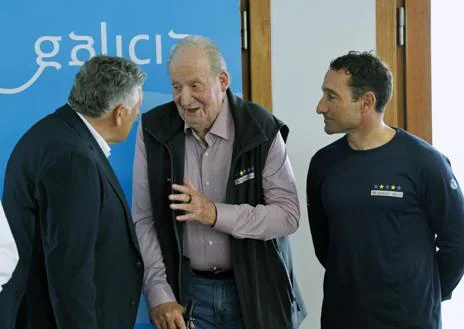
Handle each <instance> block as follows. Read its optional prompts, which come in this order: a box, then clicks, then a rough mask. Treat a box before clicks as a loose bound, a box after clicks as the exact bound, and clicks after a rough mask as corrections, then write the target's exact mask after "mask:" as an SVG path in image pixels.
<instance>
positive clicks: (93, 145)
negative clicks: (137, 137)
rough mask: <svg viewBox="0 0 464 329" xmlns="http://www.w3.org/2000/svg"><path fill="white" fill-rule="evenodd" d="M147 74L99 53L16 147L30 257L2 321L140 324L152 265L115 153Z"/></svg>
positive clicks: (15, 180) (24, 249) (13, 197)
mask: <svg viewBox="0 0 464 329" xmlns="http://www.w3.org/2000/svg"><path fill="white" fill-rule="evenodd" d="M144 80H145V74H144V73H143V72H142V71H141V70H140V68H139V67H137V65H135V64H134V63H133V62H131V61H129V60H127V59H124V58H118V57H109V56H97V57H94V58H92V59H91V60H89V61H88V62H86V63H85V64H84V65H83V66H82V68H81V70H80V72H79V73H78V74H77V75H76V79H75V82H74V85H73V88H72V90H71V93H70V95H69V99H68V102H69V104H67V105H64V106H63V107H61V108H60V109H58V110H57V111H56V112H55V113H53V114H50V115H48V116H47V117H45V118H44V119H42V120H40V121H39V122H38V123H36V124H35V125H34V126H33V127H32V128H31V129H30V130H29V131H28V132H26V134H25V135H24V136H23V137H22V138H21V139H20V141H19V142H18V144H17V145H16V147H15V148H14V150H13V153H12V154H11V157H10V159H9V161H8V166H7V169H6V175H5V185H4V191H3V205H4V209H5V213H6V215H7V218H8V221H9V224H10V226H11V230H12V233H13V236H14V238H15V240H16V243H17V246H18V250H19V256H20V261H19V263H18V266H17V269H16V271H15V273H14V274H13V277H12V279H11V281H10V282H9V283H8V284H7V285H6V286H5V287H4V291H3V292H2V294H1V295H0V328H2V329H12V328H17V329H23V328H27V329H54V328H59V329H132V328H133V326H134V322H135V318H136V312H137V306H138V301H139V296H140V292H141V285H142V280H143V263H142V258H141V255H140V250H139V246H138V243H137V238H136V236H135V234H134V229H133V224H132V219H131V217H130V213H129V210H128V207H127V203H126V199H125V197H124V195H123V192H122V190H121V187H120V185H119V183H118V180H117V178H116V176H115V174H114V172H113V170H112V168H111V166H110V164H109V162H108V160H107V157H108V156H109V152H110V147H109V145H108V144H112V143H117V142H122V141H124V140H125V139H126V137H127V135H128V133H129V131H130V129H131V127H132V124H133V123H134V121H135V119H136V117H137V115H138V113H139V111H140V105H141V103H142V99H143V94H142V84H143V82H144Z"/></svg>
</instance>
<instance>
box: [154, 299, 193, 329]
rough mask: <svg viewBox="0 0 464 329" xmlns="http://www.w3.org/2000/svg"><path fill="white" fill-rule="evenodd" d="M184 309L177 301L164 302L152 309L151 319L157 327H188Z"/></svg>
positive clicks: (168, 328) (163, 328)
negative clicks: (183, 314)
mask: <svg viewBox="0 0 464 329" xmlns="http://www.w3.org/2000/svg"><path fill="white" fill-rule="evenodd" d="M184 311H185V310H184V307H183V306H182V305H180V304H178V303H177V302H166V303H162V304H159V305H158V306H156V307H154V308H152V309H151V310H150V320H151V322H153V323H154V324H155V326H156V328H157V329H186V326H185V321H184V318H183V316H182V313H184Z"/></svg>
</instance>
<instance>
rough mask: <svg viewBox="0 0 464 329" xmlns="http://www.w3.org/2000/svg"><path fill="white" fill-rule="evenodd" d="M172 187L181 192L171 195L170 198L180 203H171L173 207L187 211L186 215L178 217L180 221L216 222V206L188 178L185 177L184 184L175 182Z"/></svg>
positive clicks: (210, 223) (206, 223)
mask: <svg viewBox="0 0 464 329" xmlns="http://www.w3.org/2000/svg"><path fill="white" fill-rule="evenodd" d="M172 189H173V190H174V191H177V192H179V193H176V194H171V195H169V200H171V201H178V202H180V203H171V209H176V210H184V211H185V214H184V215H179V216H177V217H176V219H177V220H178V221H192V220H196V221H197V222H200V223H202V224H205V225H214V224H216V219H217V210H216V206H215V205H214V203H213V202H211V201H209V199H208V198H207V197H205V196H204V195H203V194H202V193H201V192H200V191H198V189H197V188H196V187H195V186H193V184H192V182H191V181H190V180H189V179H188V178H187V179H185V181H184V185H177V184H173V185H172Z"/></svg>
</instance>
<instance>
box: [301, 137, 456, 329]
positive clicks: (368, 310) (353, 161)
mask: <svg viewBox="0 0 464 329" xmlns="http://www.w3.org/2000/svg"><path fill="white" fill-rule="evenodd" d="M307 198H308V214H309V222H310V227H311V233H312V237H313V243H314V248H315V251H316V256H317V258H318V259H319V261H320V262H321V264H322V265H323V266H324V267H325V269H326V273H325V278H324V301H323V307H322V316H321V328H322V329H338V328H343V329H345V328H357V329H361V328H369V329H387V328H388V329H393V328H395V329H397V328H421V329H438V328H440V325H439V323H440V321H441V319H440V313H441V311H440V304H441V301H442V300H445V299H448V298H450V297H451V293H452V291H453V289H454V288H455V287H456V286H457V284H458V283H459V280H460V279H461V277H462V275H463V272H464V201H463V196H462V192H461V189H460V187H459V185H458V183H457V181H456V179H455V177H454V176H453V173H452V171H451V167H450V164H449V162H448V160H447V159H446V157H444V156H443V155H442V154H440V153H439V152H438V151H436V150H435V149H434V148H433V147H432V146H430V145H429V144H428V143H426V142H424V141H423V140H421V139H419V138H417V137H415V136H413V135H411V134H409V133H407V132H405V131H404V130H401V129H397V133H396V135H395V136H394V138H393V139H392V140H391V141H389V142H388V143H386V144H385V145H383V146H380V147H378V148H374V149H371V150H366V151H355V150H353V149H351V148H350V147H349V145H348V142H347V139H346V136H345V137H343V138H341V139H339V140H338V141H336V142H334V143H332V144H331V145H329V146H327V147H325V148H323V149H321V150H320V151H319V152H317V153H316V155H315V156H314V157H313V158H312V160H311V164H310V168H309V173H308V180H307Z"/></svg>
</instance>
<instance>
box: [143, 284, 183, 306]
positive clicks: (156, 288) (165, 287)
mask: <svg viewBox="0 0 464 329" xmlns="http://www.w3.org/2000/svg"><path fill="white" fill-rule="evenodd" d="M145 295H146V297H147V302H148V307H149V308H150V309H152V308H153V307H156V306H158V305H160V304H163V303H166V302H175V301H176V297H175V296H174V294H173V292H172V289H171V286H170V285H169V284H168V283H161V284H157V285H152V286H151V287H149V288H147V289H146V290H145Z"/></svg>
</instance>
